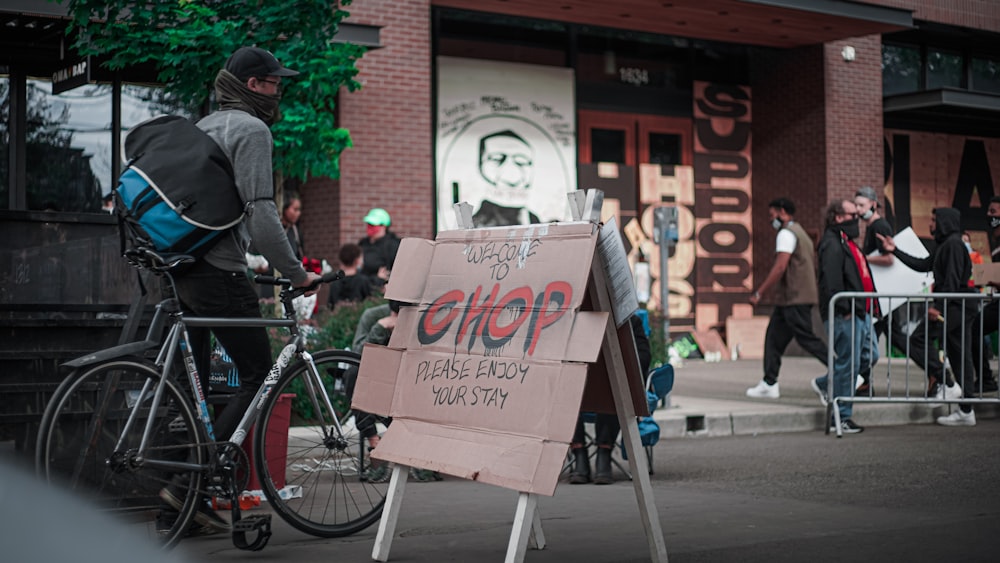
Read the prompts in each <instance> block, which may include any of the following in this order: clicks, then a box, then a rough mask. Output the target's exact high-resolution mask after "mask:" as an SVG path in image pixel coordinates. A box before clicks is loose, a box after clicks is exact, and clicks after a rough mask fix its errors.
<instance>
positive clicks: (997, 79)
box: [969, 58, 1000, 94]
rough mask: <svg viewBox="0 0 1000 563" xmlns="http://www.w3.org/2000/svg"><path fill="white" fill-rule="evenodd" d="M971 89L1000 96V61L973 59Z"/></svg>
mask: <svg viewBox="0 0 1000 563" xmlns="http://www.w3.org/2000/svg"><path fill="white" fill-rule="evenodd" d="M969 88H970V89H972V90H976V91H979V92H990V93H992V94H1000V60H997V59H981V58H973V59H972V84H970V85H969Z"/></svg>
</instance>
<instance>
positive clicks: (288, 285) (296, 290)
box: [253, 270, 344, 298]
mask: <svg viewBox="0 0 1000 563" xmlns="http://www.w3.org/2000/svg"><path fill="white" fill-rule="evenodd" d="M343 277H344V271H343V270H336V271H334V272H330V273H327V274H324V275H323V277H321V278H319V279H318V280H316V281H315V282H313V283H312V284H310V285H306V286H301V287H293V286H292V280H290V279H288V278H276V277H274V276H261V275H257V276H254V278H253V280H254V281H255V282H257V283H259V284H261V285H280V286H281V287H283V288H284V289H286V290H288V291H290V292H291V294H292V295H291V296H292V298H295V297H298V296H299V295H303V294H305V293H307V292H309V291H313V290H315V289H316V288H317V287H319V285H320V284H322V283H330V282H335V281H337V280H339V279H341V278H343Z"/></svg>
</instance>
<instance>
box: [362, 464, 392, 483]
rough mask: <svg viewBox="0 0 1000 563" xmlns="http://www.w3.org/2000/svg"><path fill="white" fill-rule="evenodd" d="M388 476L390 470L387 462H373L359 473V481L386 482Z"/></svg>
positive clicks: (390, 472) (390, 473)
mask: <svg viewBox="0 0 1000 563" xmlns="http://www.w3.org/2000/svg"><path fill="white" fill-rule="evenodd" d="M390 477H392V471H391V470H390V469H389V464H388V463H384V462H375V463H372V465H371V466H369V467H368V469H365V471H364V472H363V473H362V474H361V481H363V482H368V483H388V482H389V478H390Z"/></svg>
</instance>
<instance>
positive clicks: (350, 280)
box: [327, 243, 374, 309]
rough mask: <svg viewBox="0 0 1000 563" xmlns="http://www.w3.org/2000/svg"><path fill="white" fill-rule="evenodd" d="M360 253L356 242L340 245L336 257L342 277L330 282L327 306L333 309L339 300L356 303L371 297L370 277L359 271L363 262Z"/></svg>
mask: <svg viewBox="0 0 1000 563" xmlns="http://www.w3.org/2000/svg"><path fill="white" fill-rule="evenodd" d="M361 254H362V253H361V247H360V246H358V245H356V244H350V243H348V244H345V245H344V246H341V247H340V252H338V254H337V258H338V259H339V260H340V269H341V271H343V272H344V277H342V278H340V279H339V280H337V281H334V282H333V283H331V284H330V296H329V298H328V299H327V307H329V308H330V309H335V308H336V307H337V304H338V303H341V302H345V301H346V302H351V303H357V302H359V301H364V300H365V299H368V298H369V297H371V295H372V287H373V285H374V282H373V280H372V278H371V277H369V276H366V275H365V274H362V273H361V267H362V264H363V263H364V258H363V257H362V255H361Z"/></svg>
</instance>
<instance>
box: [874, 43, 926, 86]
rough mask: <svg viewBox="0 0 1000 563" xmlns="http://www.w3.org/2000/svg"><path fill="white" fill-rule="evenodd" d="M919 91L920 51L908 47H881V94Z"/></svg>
mask: <svg viewBox="0 0 1000 563" xmlns="http://www.w3.org/2000/svg"><path fill="white" fill-rule="evenodd" d="M918 90H921V87H920V49H918V48H917V47H915V46H909V45H890V44H886V45H882V94H883V95H885V96H891V95H893V94H906V93H910V92H916V91H918Z"/></svg>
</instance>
